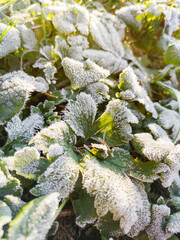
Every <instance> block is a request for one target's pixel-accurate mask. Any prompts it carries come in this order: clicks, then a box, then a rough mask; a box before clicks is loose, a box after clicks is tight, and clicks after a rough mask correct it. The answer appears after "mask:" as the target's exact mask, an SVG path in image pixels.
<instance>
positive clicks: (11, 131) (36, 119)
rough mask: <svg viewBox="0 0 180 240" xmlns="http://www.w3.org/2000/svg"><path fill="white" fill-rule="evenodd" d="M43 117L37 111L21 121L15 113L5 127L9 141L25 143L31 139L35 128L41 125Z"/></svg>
mask: <svg viewBox="0 0 180 240" xmlns="http://www.w3.org/2000/svg"><path fill="white" fill-rule="evenodd" d="M43 123H44V120H43V117H42V116H40V115H39V114H37V113H34V114H31V115H30V116H29V117H27V118H26V119H25V120H23V121H21V119H20V118H19V116H18V115H15V116H14V117H13V118H12V119H11V121H9V122H8V123H7V126H6V127H5V129H6V131H7V133H8V137H9V139H10V140H11V141H16V140H17V141H18V142H21V143H27V142H28V141H30V139H32V137H33V136H34V134H35V133H36V131H37V129H38V130H39V129H41V128H42V127H43Z"/></svg>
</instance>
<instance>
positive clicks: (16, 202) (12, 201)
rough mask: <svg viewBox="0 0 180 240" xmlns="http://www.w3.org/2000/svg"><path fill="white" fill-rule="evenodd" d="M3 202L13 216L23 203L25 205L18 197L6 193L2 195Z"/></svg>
mask: <svg viewBox="0 0 180 240" xmlns="http://www.w3.org/2000/svg"><path fill="white" fill-rule="evenodd" d="M4 202H5V203H6V204H7V205H8V206H9V208H10V209H11V212H12V217H13V218H15V216H16V215H17V214H18V212H19V211H20V210H21V208H22V207H24V205H26V202H24V201H23V200H21V199H20V198H18V197H16V196H13V195H6V196H5V197H4Z"/></svg>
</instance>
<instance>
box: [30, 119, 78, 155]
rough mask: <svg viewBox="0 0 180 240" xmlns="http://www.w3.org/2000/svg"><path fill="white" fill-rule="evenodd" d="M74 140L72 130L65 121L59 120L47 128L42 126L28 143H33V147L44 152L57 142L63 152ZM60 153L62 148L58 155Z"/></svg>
mask: <svg viewBox="0 0 180 240" xmlns="http://www.w3.org/2000/svg"><path fill="white" fill-rule="evenodd" d="M75 142H76V136H75V135H74V132H73V131H72V130H71V129H70V128H69V126H68V125H67V123H66V122H64V121H59V122H56V123H53V124H51V125H50V126H49V127H47V128H43V129H42V130H41V131H40V132H38V133H37V134H36V136H35V137H34V138H33V139H32V141H31V142H30V143H34V145H35V148H37V149H38V150H40V151H43V153H44V154H46V153H48V149H49V147H50V146H51V145H52V144H59V145H60V146H61V147H62V148H63V152H64V150H65V149H69V148H70V147H71V146H72V145H73V144H74V143H75ZM61 154H62V150H61V151H60V155H61Z"/></svg>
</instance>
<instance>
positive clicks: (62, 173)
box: [30, 154, 79, 199]
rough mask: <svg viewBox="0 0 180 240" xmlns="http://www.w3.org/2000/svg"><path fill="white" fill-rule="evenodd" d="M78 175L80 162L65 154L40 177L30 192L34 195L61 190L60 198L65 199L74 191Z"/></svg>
mask: <svg viewBox="0 0 180 240" xmlns="http://www.w3.org/2000/svg"><path fill="white" fill-rule="evenodd" d="M78 176H79V168H78V164H77V163H76V162H75V160H74V159H73V157H71V156H70V155H67V154H63V155H61V156H59V157H58V158H57V159H56V160H55V161H54V162H53V163H52V164H51V165H50V166H49V167H48V168H47V169H46V171H45V172H44V173H43V174H42V175H41V176H40V177H39V179H38V181H37V185H36V186H35V187H34V188H32V189H31V191H30V192H31V193H32V194H33V195H34V196H39V195H44V194H49V193H52V192H59V194H60V195H59V199H65V198H67V197H68V196H69V195H70V193H71V192H73V189H74V186H75V184H76V181H77V179H78Z"/></svg>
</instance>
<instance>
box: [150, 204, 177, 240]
mask: <svg viewBox="0 0 180 240" xmlns="http://www.w3.org/2000/svg"><path fill="white" fill-rule="evenodd" d="M169 216H170V208H169V207H167V206H166V205H156V204H154V205H153V206H152V221H151V223H150V225H149V226H148V227H147V229H146V232H147V234H148V238H149V240H166V239H169V238H170V237H171V236H172V233H169V232H166V231H165V226H163V222H164V220H165V218H167V217H169Z"/></svg>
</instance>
